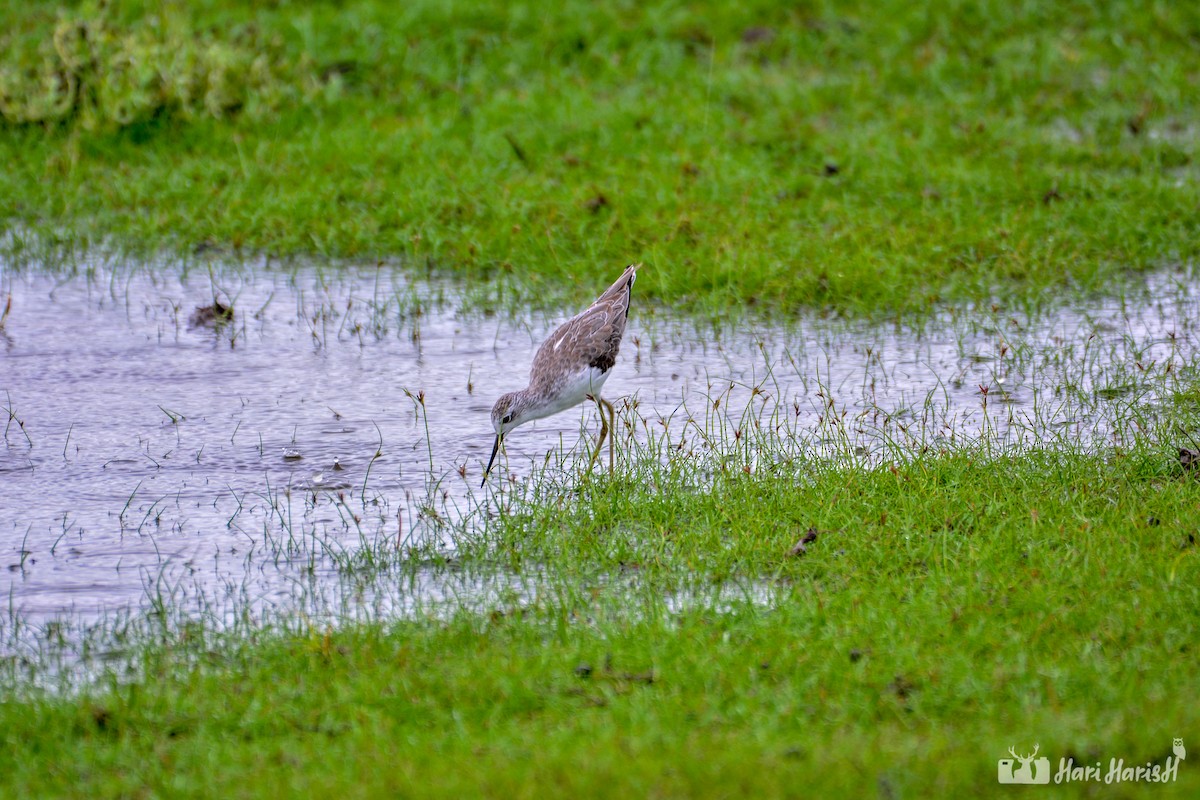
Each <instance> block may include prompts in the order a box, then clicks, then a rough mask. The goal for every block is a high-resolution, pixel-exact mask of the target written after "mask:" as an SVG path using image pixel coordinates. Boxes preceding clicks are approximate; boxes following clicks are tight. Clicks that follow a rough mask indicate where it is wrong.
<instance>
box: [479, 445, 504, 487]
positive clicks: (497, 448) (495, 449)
mask: <svg viewBox="0 0 1200 800" xmlns="http://www.w3.org/2000/svg"><path fill="white" fill-rule="evenodd" d="M499 451H500V434H498V433H497V434H496V443H495V444H494V445H492V457H491V458H489V459H488V465H487V469H485V470H484V471H483V481H482V482H481V483H480V484H479V488H480V489H482V488H483V487H484V486H486V485H487V476H488V473H489V472H491V471H492V463H493V462H495V460H496V453H498V452H499Z"/></svg>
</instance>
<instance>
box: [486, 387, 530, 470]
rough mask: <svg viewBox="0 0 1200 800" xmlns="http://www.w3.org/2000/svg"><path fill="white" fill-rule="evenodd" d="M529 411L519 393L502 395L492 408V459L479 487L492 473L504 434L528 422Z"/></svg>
mask: <svg viewBox="0 0 1200 800" xmlns="http://www.w3.org/2000/svg"><path fill="white" fill-rule="evenodd" d="M529 410H530V407H529V403H528V402H527V401H526V398H525V396H524V395H522V394H521V393H520V392H509V393H508V394H506V395H502V396H501V397H500V399H499V400H497V401H496V405H494V406H492V429H493V430H495V431H496V442H495V444H493V445H492V457H491V458H489V459H488V464H487V469H485V470H484V471H483V483H482V484H480V487H482V486H483V484H486V483H487V476H488V473H490V472H491V471H492V464H493V463H494V462H495V461H496V454H497V453H498V452H500V442H502V441H503V440H504V434H506V433H508V432H509V431H511V430H512V429H513V428H515V427H517V426H518V425H520V424H521V423H523V422H528V421H529V419H530V417H529V415H528V414H529Z"/></svg>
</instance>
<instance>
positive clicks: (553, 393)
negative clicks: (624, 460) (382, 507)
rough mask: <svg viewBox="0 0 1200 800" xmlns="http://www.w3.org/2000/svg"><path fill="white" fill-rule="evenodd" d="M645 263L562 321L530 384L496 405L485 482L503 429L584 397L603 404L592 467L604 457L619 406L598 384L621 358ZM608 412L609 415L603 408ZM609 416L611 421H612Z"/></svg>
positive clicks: (610, 464)
mask: <svg viewBox="0 0 1200 800" xmlns="http://www.w3.org/2000/svg"><path fill="white" fill-rule="evenodd" d="M640 266H641V264H630V265H629V266H628V267H626V268H625V271H624V272H623V273H621V277H620V278H618V279H617V282H616V283H614V284H613V285H612V286H610V287H608V289H607V290H606V291H605V292H604V294H602V295H600V296H599V297H597V298H596V301H595V302H594V303H592V304H591V305H590V306H588V307H587V308H586V309H585V310H584V311H582V312H580V313H579V314H577V315H575V316H574V317H572V318H571V319H569V320H567V321H566V322H564V323H563V324H562V325H561V326H559V328H558V330H556V331H555V332H554V333H552V334H551V335H550V338H548V339H546V341H545V342H543V343H542V346H541V347H539V348H538V351H537V354H536V355H534V357H533V366H532V367H531V368H530V370H529V385H528V386H527V387H525V388H524V389H521V390H519V391H516V392H509V393H508V394H506V395H503V396H502V397H501V398H500V399H499V400H497V401H496V405H495V406H493V407H492V427H493V428H495V430H496V443H495V444H494V445H492V457H491V458H489V459H488V465H487V469H485V470H484V471H483V483H481V484H480V485H479V486H480V488H483V486H484V485H485V484H486V483H487V478H488V474H489V473H490V472H491V471H492V464H493V462H495V460H496V453H497V452H499V451H500V445H501V444H502V443H503V441H504V437H505V435H506V434H507V433H508V432H509V431H511V430H512V429H513V428H515V427H517V426H518V425H524V424H525V423H526V422H531V421H533V420H535V419H542V418H543V417H549V416H550V415H552V414H557V413H558V412H560V411H566V410H567V409H568V408H571V407H572V406H577V405H579V404H580V403H582V402H583V401H584V400H594V401H595V402H596V405H597V407H598V408H599V409H600V438H599V439H597V440H596V452H594V453H592V459H591V461H589V462H588V469H591V468H592V465H593V464H595V463H596V459H598V458H599V457H600V448H601V447H603V446H604V439H605V438H606V437H608V436H609V431H610V430H611V428H613V427H616V410H615V409H614V408H613V406H612V403H610V402H608V401H607V400H605V399H603V398H601V397H600V389H601V387H602V386H604V382H605V381H606V380H608V375H609V373H610V372H612V368H613V366H614V365H615V364H616V363H617V351H618V350H620V349H621V337H622V336H624V334H625V320H626V319H628V317H629V299H630V297H631V295H632V294H633V281H634V279H636V278H637V271H638V267H640ZM606 411H607V412H608V415H607V416H605V412H606ZM610 422H611V424H610ZM612 468H613V445H612V441H611V439H610V441H609V443H608V470H609V472H612Z"/></svg>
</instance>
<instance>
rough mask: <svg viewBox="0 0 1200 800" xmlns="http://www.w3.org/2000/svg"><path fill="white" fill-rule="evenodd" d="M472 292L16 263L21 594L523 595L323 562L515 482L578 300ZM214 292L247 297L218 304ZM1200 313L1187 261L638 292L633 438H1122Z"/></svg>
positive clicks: (1165, 378)
mask: <svg viewBox="0 0 1200 800" xmlns="http://www.w3.org/2000/svg"><path fill="white" fill-rule="evenodd" d="M601 288H603V287H601V286H598V287H597V290H599V289H601ZM435 292H436V293H438V295H439V296H440V297H442V298H443V301H442V302H438V301H435V300H432V299H430V297H431V295H433V294H434V293H435ZM443 292H445V288H444V287H443V288H442V289H436V288H431V287H429V286H423V287H419V288H414V287H412V286H410V285H408V284H407V283H406V282H405V280H404V278H403V277H402V276H401V275H400V274H399V273H396V272H394V271H392V270H390V269H387V268H384V269H375V268H371V269H361V270H353V269H349V270H338V271H322V270H318V269H302V270H298V271H290V272H286V273H285V272H279V271H273V270H270V269H266V268H262V267H259V268H255V269H249V268H237V267H224V268H213V269H211V270H210V269H208V268H205V269H202V270H192V271H190V272H188V271H184V270H180V269H179V268H174V267H170V266H167V267H157V268H154V269H148V268H135V267H127V266H122V265H119V264H95V265H92V266H91V267H90V268H89V269H88V270H86V271H83V272H81V273H80V274H77V275H75V276H72V277H64V276H61V275H53V274H47V273H44V272H39V271H36V270H33V271H29V270H22V271H20V272H16V271H14V270H11V269H8V270H5V269H4V267H3V265H0V304H3V302H4V299H5V298H6V297H7V296H11V298H12V306H11V312H10V314H9V316H8V318H7V320H6V321H5V325H4V328H3V332H2V333H0V403H3V404H4V407H3V408H0V427H3V428H4V435H3V441H2V442H0V570H2V572H0V575H2V576H3V577H2V578H0V588H2V589H4V591H5V602H6V604H7V606H8V610H9V613H10V614H13V615H17V616H19V617H21V618H23V619H26V620H32V621H35V622H36V621H44V620H50V619H54V618H58V617H62V616H63V615H68V616H76V617H82V618H95V617H98V616H100V615H103V614H105V613H110V612H113V611H118V612H119V611H122V610H128V609H136V608H143V607H145V606H146V604H147V603H149V602H151V601H152V599H153V598H155V597H161V596H163V595H164V594H165V595H167V599H168V600H170V601H171V602H173V603H174V604H175V605H182V606H183V607H184V608H185V609H186V608H187V607H188V606H189V605H194V606H196V607H207V608H211V607H212V606H213V605H214V604H215V605H222V604H224V605H238V604H240V605H243V606H245V605H248V606H250V607H254V608H262V609H297V608H299V609H302V610H304V611H305V613H310V614H315V613H326V612H329V611H330V609H334V610H335V612H336V613H348V609H350V610H351V611H352V607H356V605H362V604H365V605H366V606H370V607H373V608H374V609H375V611H379V610H380V605H381V604H382V605H383V606H386V608H385V609H384V611H385V612H386V613H404V612H406V611H411V610H412V609H413V608H416V607H418V606H420V605H421V604H423V603H426V602H432V601H436V600H438V599H440V598H443V597H446V596H453V597H455V598H458V599H461V598H462V597H463V596H464V595H465V594H469V595H473V596H475V597H477V598H478V601H479V602H480V603H481V604H485V605H486V603H487V602H488V600H489V598H494V597H495V596H497V594H498V593H502V592H505V591H511V590H513V584H514V583H519V582H520V581H519V579H518V578H517V577H515V576H491V577H489V578H479V577H477V576H476V577H472V578H469V579H468V578H464V577H459V578H455V577H454V576H453V575H446V574H444V573H443V574H439V573H434V572H428V573H426V572H422V571H419V570H418V571H416V572H414V573H413V574H411V575H408V576H406V577H405V578H404V581H403V584H404V585H403V586H401V587H399V588H395V587H393V588H394V591H393V592H391V593H390V594H389V596H388V597H387V598H383V599H381V598H380V597H378V596H375V595H371V596H367V597H364V596H363V592H362V591H361V588H355V587H348V585H347V582H348V578H347V576H346V573H345V570H344V569H343V570H339V569H336V568H334V567H333V566H332V565H331V563H329V562H328V560H325V561H322V560H321V559H317V560H316V561H314V557H313V554H314V553H321V552H324V553H326V554H329V553H330V552H333V551H334V550H336V551H337V552H339V553H342V554H343V555H344V554H345V553H349V552H353V551H354V550H355V549H356V548H359V547H361V546H362V545H363V543H369V542H378V541H379V540H380V539H381V538H387V539H389V540H390V539H393V538H394V540H395V541H396V542H399V543H403V542H411V541H413V540H414V537H421V536H425V537H428V536H435V537H436V536H437V535H439V534H438V533H437V531H438V530H439V527H438V526H436V525H431V524H430V521H431V520H434V519H436V520H441V521H443V522H445V521H450V522H453V519H454V517H455V516H456V515H458V516H460V517H461V516H462V515H463V514H464V513H465V510H466V509H477V508H478V507H479V506H480V504H486V503H488V502H489V497H490V496H491V495H489V492H490V491H492V489H489V490H488V491H481V490H480V489H479V480H480V477H481V470H482V466H483V462H484V461H485V460H486V458H487V456H488V454H489V452H490V447H491V442H492V432H491V428H490V423H489V421H488V412H489V410H490V407H491V404H492V402H493V401H494V400H495V399H496V398H497V397H498V396H499V395H500V394H501V393H503V392H506V391H510V390H512V389H515V388H520V387H521V386H523V385H524V381H525V376H526V375H527V372H528V367H529V364H530V362H531V360H532V357H533V353H534V351H535V350H536V348H537V346H538V344H539V343H540V342H541V341H542V340H543V338H544V337H545V336H546V334H547V333H548V332H549V331H550V330H552V329H553V327H554V326H555V325H556V324H558V323H560V322H561V321H562V320H563V319H565V318H566V317H568V316H570V314H571V313H572V312H571V311H569V310H564V311H563V312H562V313H561V314H556V315H535V316H532V317H530V318H526V319H513V318H511V317H509V316H506V315H494V316H488V315H484V314H481V313H464V312H462V311H460V310H456V309H459V308H461V303H458V302H456V301H455V300H454V298H453V297H452V296H451V297H450V299H449V300H445V295H444V294H443ZM214 299H216V300H217V301H219V302H220V303H222V304H224V305H228V306H230V307H232V309H233V312H232V320H230V321H228V322H225V323H220V324H214V323H213V320H212V319H209V318H206V317H208V316H211V315H206V314H204V313H203V312H198V309H203V308H205V307H211V306H213V305H214ZM1197 319H1200V290H1198V288H1197V283H1196V281H1195V280H1194V279H1193V277H1192V276H1191V274H1190V273H1185V272H1178V271H1172V272H1163V273H1158V274H1155V275H1152V276H1150V277H1149V278H1148V279H1146V280H1145V281H1144V282H1139V283H1138V284H1137V285H1135V286H1130V287H1127V288H1125V289H1123V290H1122V291H1121V292H1120V293H1119V296H1109V297H1106V298H1091V299H1080V300H1077V301H1075V302H1071V303H1067V304H1064V305H1062V306H1060V307H1058V308H1056V309H1055V310H1052V311H1050V312H1047V313H1045V314H1043V315H1040V316H1038V317H1036V318H1029V317H1028V316H1027V315H1025V314H1022V313H1019V312H1015V311H1013V310H1011V309H1001V308H992V307H985V308H968V309H957V310H955V309H946V310H945V311H943V312H941V313H939V314H938V315H936V316H935V317H934V318H933V319H932V320H930V321H929V322H927V323H924V324H922V325H920V326H918V327H910V326H902V325H895V324H867V323H862V322H847V321H843V320H828V319H822V318H820V317H819V316H816V315H798V316H797V317H796V318H795V319H793V320H788V321H786V322H772V323H768V322H764V321H758V322H754V321H751V322H749V323H746V322H742V323H740V324H738V325H737V326H726V327H725V328H723V329H716V330H714V328H713V327H712V326H707V327H706V326H705V325H702V324H699V323H697V322H695V321H694V320H689V319H681V318H678V317H676V316H673V315H672V314H671V313H669V312H668V311H666V310H664V309H654V308H649V307H647V306H646V305H645V304H638V303H637V302H636V300H635V306H634V310H633V313H632V315H631V318H630V324H629V328H628V331H627V333H626V339H625V344H624V347H623V350H622V354H621V358H620V359H619V362H618V365H617V368H616V372H615V373H614V375H613V377H612V378H611V379H610V380H609V381H608V383H607V384H606V386H605V395H606V397H608V398H610V399H612V400H614V401H617V404H618V407H619V408H620V407H623V412H622V413H623V415H624V417H625V419H626V421H627V422H629V423H630V424H629V425H626V426H625V431H626V435H627V436H630V435H632V436H635V437H641V438H642V439H644V438H645V437H646V436H648V435H662V432H663V431H673V433H670V434H669V435H671V436H672V437H673V438H674V437H676V436H680V437H686V436H687V435H688V434H687V430H689V426H688V425H686V424H685V422H686V420H687V419H689V418H691V419H692V420H694V421H696V422H694V424H693V425H691V428H690V429H691V430H695V431H700V430H702V429H705V428H707V429H708V430H707V433H708V434H709V435H711V434H712V433H713V431H714V430H715V431H718V432H719V433H720V434H721V435H733V432H734V431H736V430H739V429H740V427H741V426H743V425H745V424H747V419H748V416H747V414H749V415H751V416H754V417H756V418H758V419H760V420H771V421H773V424H774V425H775V426H776V427H779V428H780V430H781V431H782V434H781V435H783V436H787V437H790V438H791V439H792V440H793V444H794V446H795V447H796V449H797V450H799V451H801V452H809V453H812V454H815V455H817V456H819V455H821V453H822V451H823V448H827V449H828V450H829V451H830V452H833V451H841V452H845V451H849V452H852V453H857V454H859V455H861V456H862V457H863V458H864V463H869V462H870V460H871V459H873V458H881V457H886V453H887V452H888V447H889V446H901V447H909V448H913V449H918V448H921V447H930V446H932V447H937V446H939V445H944V444H948V443H952V442H958V441H964V440H978V439H980V438H983V437H986V438H990V439H994V440H995V441H997V442H998V443H1005V444H1009V445H1013V444H1025V445H1030V444H1034V443H1050V444H1055V443H1076V442H1080V441H1082V442H1084V443H1085V444H1092V445H1095V446H1105V445H1109V444H1113V443H1118V444H1119V443H1120V442H1121V441H1122V440H1123V439H1125V438H1126V437H1128V436H1130V435H1131V434H1132V433H1133V432H1134V429H1135V428H1136V426H1137V425H1138V424H1141V425H1143V426H1145V425H1147V424H1150V423H1152V422H1153V421H1155V420H1157V419H1159V418H1161V417H1162V415H1163V414H1164V413H1168V412H1169V411H1170V406H1171V402H1172V400H1171V398H1172V396H1173V393H1174V392H1175V391H1176V390H1177V389H1178V388H1179V386H1180V384H1179V383H1178V381H1179V379H1180V376H1181V375H1182V376H1184V377H1185V378H1186V377H1187V376H1189V375H1190V376H1191V380H1192V381H1193V382H1194V381H1195V375H1196V369H1197V365H1198V364H1200V349H1198V348H1200V340H1198V339H1197V334H1196V329H1195V325H1196V322H1195V321H1196V320H1197ZM622 400H624V401H625V402H624V403H622V402H621V401H622ZM718 401H719V402H718ZM985 401H986V402H985ZM635 402H636V408H634V407H632V404H633V403H635ZM714 405H715V406H716V408H715V409H714ZM714 419H719V420H720V424H717V423H715V422H714ZM833 423H836V424H833ZM597 428H598V418H597V416H596V413H595V411H594V410H593V409H591V408H582V407H581V408H579V409H576V410H572V411H569V412H566V413H564V414H562V415H560V416H558V417H555V418H551V419H548V420H543V421H540V422H537V423H535V424H533V425H530V426H526V427H523V428H520V429H518V430H517V431H516V433H514V434H513V435H512V436H511V437H510V439H509V441H508V448H507V449H508V460H507V461H506V462H505V464H504V466H503V468H502V470H501V472H500V473H499V474H498V475H496V476H494V479H493V483H498V484H503V483H504V482H505V481H508V480H510V477H511V478H516V479H518V480H519V479H520V478H521V477H523V476H527V475H528V474H529V472H530V471H531V469H533V467H534V465H536V464H541V463H543V462H544V459H545V456H546V454H547V452H549V451H552V450H553V451H560V450H561V451H565V452H566V454H567V458H568V459H571V460H572V463H578V464H579V466H577V467H576V469H578V468H581V465H582V463H586V460H585V459H586V451H585V446H586V440H585V438H584V437H586V436H594V434H595V432H596V430H597ZM631 429H632V431H633V432H632V433H631V432H630V430H631ZM306 542H307V543H306ZM437 545H438V547H440V548H442V549H443V550H446V551H449V549H451V548H452V542H450V541H449V540H444V541H439V542H437ZM301 552H302V553H304V554H305V555H304V557H295V555H296V554H297V553H301ZM518 590H521V589H520V587H518ZM368 594H370V593H368Z"/></svg>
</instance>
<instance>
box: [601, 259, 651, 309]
mask: <svg viewBox="0 0 1200 800" xmlns="http://www.w3.org/2000/svg"><path fill="white" fill-rule="evenodd" d="M641 266H642V265H641V264H630V265H629V266H628V267H626V268H625V271H624V272H622V273H621V277H619V278H617V282H616V283H614V284H613V285H612V286H610V287H608V289H606V290H605V291H604V294H602V295H600V296H599V297H598V298H596V302H597V303H599V302H602V301H604V300H616V299H618V298H624V299H626V300H628V298H629V294H630V293H631V292H632V291H633V282H634V281H635V280H636V279H637V271H638V268H639V267H641Z"/></svg>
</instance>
